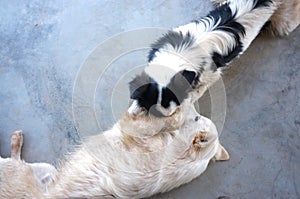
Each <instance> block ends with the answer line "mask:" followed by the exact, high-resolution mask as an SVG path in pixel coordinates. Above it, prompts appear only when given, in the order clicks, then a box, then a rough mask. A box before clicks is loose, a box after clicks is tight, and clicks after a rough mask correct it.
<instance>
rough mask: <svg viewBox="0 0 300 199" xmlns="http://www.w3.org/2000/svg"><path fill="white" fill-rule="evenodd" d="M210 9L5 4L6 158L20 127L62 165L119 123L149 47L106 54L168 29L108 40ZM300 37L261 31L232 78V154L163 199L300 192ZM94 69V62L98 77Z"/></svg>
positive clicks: (2, 135)
mask: <svg viewBox="0 0 300 199" xmlns="http://www.w3.org/2000/svg"><path fill="white" fill-rule="evenodd" d="M210 8H211V4H210V2H209V1H208V0H205V1H195V0H172V1H162V0H149V1H132V0H130V1H129V0H123V1H79V0H78V1H59V0H56V1H55V0H53V1H38V0H32V1H1V2H0V21H1V23H0V41H1V43H0V88H1V89H0V151H1V156H8V155H9V136H10V133H11V132H12V131H14V130H16V129H22V130H23V131H24V134H25V140H24V142H25V144H24V147H23V158H24V159H25V160H26V161H29V162H33V161H46V162H50V163H55V162H56V161H58V160H59V159H61V158H62V157H63V156H62V155H63V154H64V153H66V152H67V151H69V150H71V149H72V147H73V146H74V144H77V143H79V142H80V140H81V139H82V138H84V137H85V136H88V135H89V134H94V133H97V132H100V131H101V130H102V129H107V128H109V127H110V126H111V125H112V124H113V122H114V120H115V119H116V118H117V117H118V116H119V115H120V114H121V113H122V111H124V110H125V109H126V106H127V103H128V90H127V86H126V84H125V83H124V82H126V81H128V80H129V79H130V77H131V76H132V75H133V73H135V72H137V71H138V70H139V69H140V67H137V66H142V65H143V64H145V55H146V52H147V49H140V50H137V51H132V52H129V53H127V54H126V56H121V57H120V58H118V59H116V60H114V61H113V62H112V63H111V64H110V65H109V67H106V66H105V67H104V66H101V65H100V66H99V67H97V63H98V61H100V63H99V64H101V63H102V62H101V61H103V60H104V59H106V58H107V57H105V56H106V55H109V54H110V53H112V52H115V51H116V50H118V49H119V50H120V51H119V52H122V44H123V45H125V44H126V45H128V44H129V45H130V44H132V45H136V44H135V43H134V42H135V40H139V41H142V42H141V43H142V44H138V45H137V46H140V45H144V44H147V43H149V42H150V41H152V40H153V39H154V38H155V36H156V34H157V35H159V34H160V33H161V31H163V30H161V31H160V30H157V31H156V32H155V31H154V32H153V31H152V32H151V31H146V33H145V34H144V33H143V32H141V33H140V34H138V35H134V36H133V37H130V38H131V39H132V40H128V41H127V39H128V37H127V36H126V37H125V38H126V41H122V42H119V43H118V45H111V46H110V48H107V46H106V48H104V47H105V46H104V47H103V46H102V47H103V48H104V50H105V51H101V48H99V44H101V43H102V44H103V42H104V44H109V43H107V41H110V40H107V39H109V38H111V37H112V36H113V35H115V34H118V33H121V32H124V31H129V30H133V29H143V28H145V27H157V28H171V27H174V26H177V25H181V24H185V23H187V22H189V21H190V20H191V19H195V18H197V17H199V16H202V15H204V14H206V13H207V12H208V10H209V9H210ZM299 36H300V29H299V28H298V29H297V30H296V31H295V32H293V33H292V34H291V35H289V36H288V37H285V38H272V37H270V36H260V37H259V38H257V40H256V41H255V42H254V43H253V45H252V46H251V47H250V49H249V50H248V51H247V52H246V53H245V54H244V55H242V56H241V58H240V59H238V60H236V61H235V62H234V63H232V66H231V68H230V69H229V70H228V71H227V72H226V74H225V75H224V78H223V80H224V82H225V86H226V94H227V112H226V120H225V125H224V128H223V129H222V132H221V133H222V134H221V137H220V139H221V141H222V142H223V145H224V146H225V147H226V148H227V150H228V151H229V153H230V155H231V159H230V161H228V162H218V163H212V164H210V166H209V168H208V169H207V171H206V172H205V173H203V175H201V176H200V177H199V178H197V179H196V180H194V181H192V182H191V183H189V184H187V185H185V186H182V187H180V188H178V189H176V190H173V191H171V192H169V193H165V194H161V195H157V196H154V197H153V198H178V199H179V198H204V199H210V198H216V197H217V196H220V195H227V196H231V197H233V198H241V199H242V198H245V199H249V198H300V194H299V193H300V146H299V143H300V136H299V128H300V104H299V100H300V86H299V82H300V37H299ZM114 38H115V37H114ZM123 39H124V38H123ZM120 41H121V40H120ZM105 42H106V43H105ZM124 42H125V43H124ZM126 42H129V43H126ZM115 44H116V43H115ZM100 47H101V45H100ZM102 50H103V49H102ZM111 56H113V53H112V54H111ZM99 59H101V60H99ZM107 60H108V59H107ZM86 66H89V67H90V68H89V67H88V68H85V67H86ZM97 68H99V69H97ZM84 69H91V70H90V72H87V73H86V74H87V76H88V78H86V76H85V75H84V74H85V73H84ZM131 70H132V71H131ZM128 71H130V72H128ZM85 72H86V71H85ZM121 77H122V78H121ZM120 79H122V81H119V80H120ZM95 81H96V82H95ZM86 87H88V88H89V89H90V90H89V89H86ZM85 89H86V90H85ZM74 92H75V94H74ZM76 92H77V93H76ZM85 92H87V93H85ZM91 94H92V95H93V97H92V98H91ZM209 107H210V98H209V95H208V94H206V96H204V97H203V98H202V99H201V100H200V110H201V113H202V114H204V115H207V116H210V114H211V113H210V108H209ZM89 115H90V117H86V116H89ZM81 116H82V117H81ZM83 116H84V117H83ZM76 117H77V118H76ZM89 121H90V122H89ZM95 121H96V122H95Z"/></svg>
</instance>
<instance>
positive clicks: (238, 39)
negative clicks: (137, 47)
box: [128, 0, 277, 117]
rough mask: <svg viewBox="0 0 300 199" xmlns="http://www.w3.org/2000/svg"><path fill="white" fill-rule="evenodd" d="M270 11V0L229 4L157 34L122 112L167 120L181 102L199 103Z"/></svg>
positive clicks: (272, 8)
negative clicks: (189, 100) (146, 64)
mask: <svg viewBox="0 0 300 199" xmlns="http://www.w3.org/2000/svg"><path fill="white" fill-rule="evenodd" d="M276 8H277V3H276V0H229V1H226V2H225V3H223V4H220V5H219V6H217V7H216V8H215V9H214V10H212V11H211V12H210V13H209V14H208V15H207V16H206V17H203V18H201V19H200V20H197V21H193V22H191V23H189V24H186V25H183V26H180V27H178V28H175V29H173V30H171V31H169V32H168V33H166V34H165V35H163V36H162V37H161V38H160V39H158V40H157V41H156V42H155V43H154V44H153V45H152V46H151V47H152V50H151V51H150V52H149V55H148V62H149V64H148V66H147V67H146V68H145V69H144V71H143V72H142V74H140V75H138V76H136V77H135V78H134V79H133V80H132V81H131V82H130V92H131V99H133V103H132V104H131V106H130V108H129V109H128V112H129V113H130V114H140V113H144V112H146V113H151V114H152V115H155V116H158V117H162V116H169V115H171V114H173V113H174V112H175V110H176V109H177V107H178V106H179V105H180V104H181V103H182V102H183V100H185V99H187V98H193V100H192V101H196V100H197V99H199V98H200V97H201V96H202V95H203V93H204V92H205V91H206V89H207V88H208V87H209V86H211V85H212V84H213V83H214V82H216V81H217V80H218V79H219V78H220V77H221V74H222V70H223V68H224V67H225V66H226V65H228V64H229V63H230V62H231V61H232V60H233V59H234V58H236V57H237V56H238V55H240V54H242V53H243V52H244V51H245V50H246V49H247V48H248V47H249V45H250V44H251V42H252V41H253V40H254V39H255V37H256V36H257V35H258V33H259V32H260V30H261V29H262V27H263V26H264V24H265V23H266V22H267V21H268V20H269V18H270V17H271V16H272V14H273V12H274V11H275V9H276Z"/></svg>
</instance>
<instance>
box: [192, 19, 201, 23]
mask: <svg viewBox="0 0 300 199" xmlns="http://www.w3.org/2000/svg"><path fill="white" fill-rule="evenodd" d="M191 23H195V24H199V23H200V22H199V20H196V19H194V20H192V21H191Z"/></svg>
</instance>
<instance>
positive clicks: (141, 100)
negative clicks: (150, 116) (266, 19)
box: [129, 73, 158, 111]
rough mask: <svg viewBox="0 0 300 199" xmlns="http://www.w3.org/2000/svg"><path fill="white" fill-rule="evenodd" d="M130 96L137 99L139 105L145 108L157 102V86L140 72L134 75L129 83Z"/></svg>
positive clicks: (147, 108)
mask: <svg viewBox="0 0 300 199" xmlns="http://www.w3.org/2000/svg"><path fill="white" fill-rule="evenodd" d="M129 89H130V98H131V99H134V100H137V102H138V105H139V106H140V107H144V108H145V109H146V110H148V111H149V110H150V108H151V107H152V106H153V105H155V104H157V99H158V87H157V83H155V82H154V81H153V80H152V79H151V78H150V77H149V76H148V75H147V74H145V73H142V74H141V75H138V76H136V77H135V78H134V79H133V80H132V81H131V82H130V83H129Z"/></svg>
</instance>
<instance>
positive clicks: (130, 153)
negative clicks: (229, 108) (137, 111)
mask: <svg viewBox="0 0 300 199" xmlns="http://www.w3.org/2000/svg"><path fill="white" fill-rule="evenodd" d="M185 115H186V117H185ZM212 158H215V159H216V160H228V159H229V155H228V153H227V152H226V150H225V149H224V148H223V147H222V146H221V145H220V143H219V139H218V133H217V130H216V127H215V125H214V124H213V123H212V122H211V121H210V120H209V119H207V118H205V117H203V116H200V115H199V114H198V113H197V112H196V111H195V109H194V107H193V106H192V105H190V106H186V107H185V108H184V110H180V111H177V112H175V113H174V114H173V115H172V116H170V117H165V118H155V117H154V118H151V117H148V116H147V117H146V116H143V115H139V116H134V117H133V116H130V115H129V114H125V115H124V116H123V117H122V118H121V119H120V120H119V122H118V123H117V124H115V125H114V127H113V128H112V129H110V130H108V131H106V132H104V133H103V134H100V135H97V136H93V137H91V138H89V139H88V140H87V141H85V142H84V143H83V144H82V146H80V147H79V149H78V150H77V151H76V152H75V153H74V154H73V155H71V156H70V158H69V159H68V161H67V162H66V163H65V164H63V166H62V167H61V168H60V169H59V170H58V173H59V175H57V177H56V179H55V180H54V183H53V186H52V187H50V188H49V195H50V196H51V197H53V198H64V197H87V198H90V197H96V196H97V197H100V198H101V197H115V198H144V197H149V196H151V195H153V194H156V193H161V192H166V191H169V190H171V189H173V188H175V187H178V186H180V185H182V184H184V183H187V182H189V181H191V180H193V179H194V178H196V177H197V176H199V175H200V174H201V173H202V172H203V171H204V170H205V169H206V167H207V165H208V163H209V161H210V160H211V159H212Z"/></svg>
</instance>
